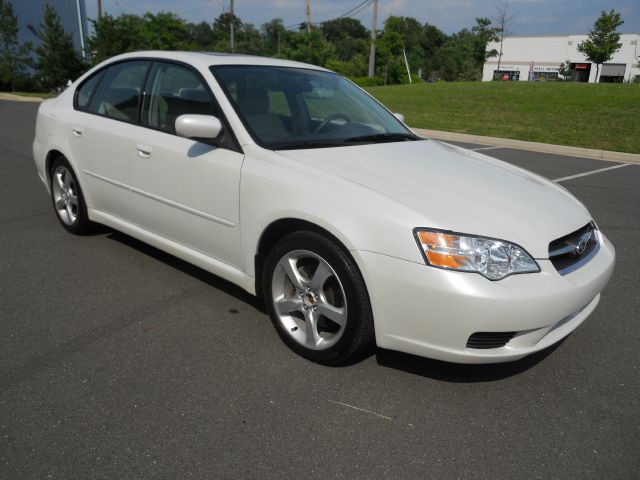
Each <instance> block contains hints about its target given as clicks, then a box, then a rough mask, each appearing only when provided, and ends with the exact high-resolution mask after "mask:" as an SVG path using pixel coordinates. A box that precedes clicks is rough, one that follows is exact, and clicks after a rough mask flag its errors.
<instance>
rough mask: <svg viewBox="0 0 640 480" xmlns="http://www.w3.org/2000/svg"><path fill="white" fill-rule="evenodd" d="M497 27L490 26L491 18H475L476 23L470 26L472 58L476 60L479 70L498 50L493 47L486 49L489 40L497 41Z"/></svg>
mask: <svg viewBox="0 0 640 480" xmlns="http://www.w3.org/2000/svg"><path fill="white" fill-rule="evenodd" d="M497 32H498V29H497V28H495V27H492V26H491V20H489V19H488V18H476V24H475V25H474V26H473V27H472V28H471V33H472V34H473V39H472V42H473V59H474V61H475V62H476V65H477V66H478V68H479V70H480V72H482V68H483V67H484V64H485V62H486V61H487V60H488V59H490V58H491V57H495V56H497V55H498V51H497V50H496V49H495V48H494V49H491V50H487V45H488V44H489V42H497V41H498V40H499V38H498V35H497Z"/></svg>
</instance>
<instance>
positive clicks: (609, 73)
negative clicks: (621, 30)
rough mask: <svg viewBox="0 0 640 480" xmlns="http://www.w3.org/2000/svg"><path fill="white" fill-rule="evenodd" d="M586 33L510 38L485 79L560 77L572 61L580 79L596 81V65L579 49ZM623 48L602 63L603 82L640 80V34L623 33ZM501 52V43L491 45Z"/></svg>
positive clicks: (489, 65) (487, 68)
mask: <svg viewBox="0 0 640 480" xmlns="http://www.w3.org/2000/svg"><path fill="white" fill-rule="evenodd" d="M586 38H587V36H586V35H567V36H538V37H507V38H505V39H504V42H503V45H502V59H501V60H500V68H499V69H498V57H497V56H496V57H493V58H490V59H489V60H488V61H487V62H486V63H485V64H484V69H483V72H482V80H483V81H488V80H493V79H494V78H496V79H501V80H519V81H527V80H550V79H554V78H557V77H558V68H559V67H560V64H561V63H563V62H566V61H567V60H569V62H570V63H571V65H572V67H573V68H574V69H575V72H576V80H577V81H580V82H595V81H596V66H595V65H594V64H592V63H591V62H589V61H587V59H586V57H585V56H584V55H583V54H582V53H580V52H579V51H578V44H579V43H580V42H582V41H583V40H585V39H586ZM620 42H621V43H622V47H620V50H618V51H617V52H616V53H615V54H614V56H613V58H612V59H611V60H609V61H608V62H607V63H605V64H604V65H602V66H601V68H600V75H599V76H598V80H597V81H599V82H628V81H633V80H634V79H640V68H638V67H639V66H638V63H639V62H640V60H639V59H638V55H640V45H639V44H640V34H627V35H621V36H620ZM492 49H495V50H496V51H498V52H499V51H500V43H499V42H494V43H490V44H489V45H487V50H492Z"/></svg>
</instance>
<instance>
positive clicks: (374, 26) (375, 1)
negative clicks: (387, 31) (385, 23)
mask: <svg viewBox="0 0 640 480" xmlns="http://www.w3.org/2000/svg"><path fill="white" fill-rule="evenodd" d="M377 30H378V0H373V22H372V25H371V49H370V50H369V78H373V75H374V74H375V70H376V36H377Z"/></svg>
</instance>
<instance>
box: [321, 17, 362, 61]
mask: <svg viewBox="0 0 640 480" xmlns="http://www.w3.org/2000/svg"><path fill="white" fill-rule="evenodd" d="M320 30H321V31H322V35H323V36H324V38H325V39H326V40H327V42H329V43H332V44H333V45H334V46H335V48H336V57H337V58H338V59H339V60H341V61H342V62H350V61H351V59H352V58H353V57H354V56H355V55H364V54H366V53H367V51H368V49H369V37H370V34H369V31H368V30H367V29H366V28H365V27H364V25H362V23H361V22H360V20H357V19H355V18H337V19H335V20H329V21H328V22H323V23H322V25H321V26H320Z"/></svg>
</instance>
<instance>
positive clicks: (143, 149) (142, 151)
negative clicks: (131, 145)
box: [136, 143, 153, 158]
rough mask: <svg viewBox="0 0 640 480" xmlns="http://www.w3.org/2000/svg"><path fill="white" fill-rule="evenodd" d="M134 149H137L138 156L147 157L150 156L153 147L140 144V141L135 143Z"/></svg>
mask: <svg viewBox="0 0 640 480" xmlns="http://www.w3.org/2000/svg"><path fill="white" fill-rule="evenodd" d="M136 150H137V151H138V156H139V157H140V158H149V157H151V153H153V148H151V147H149V146H147V145H142V144H141V143H136Z"/></svg>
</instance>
